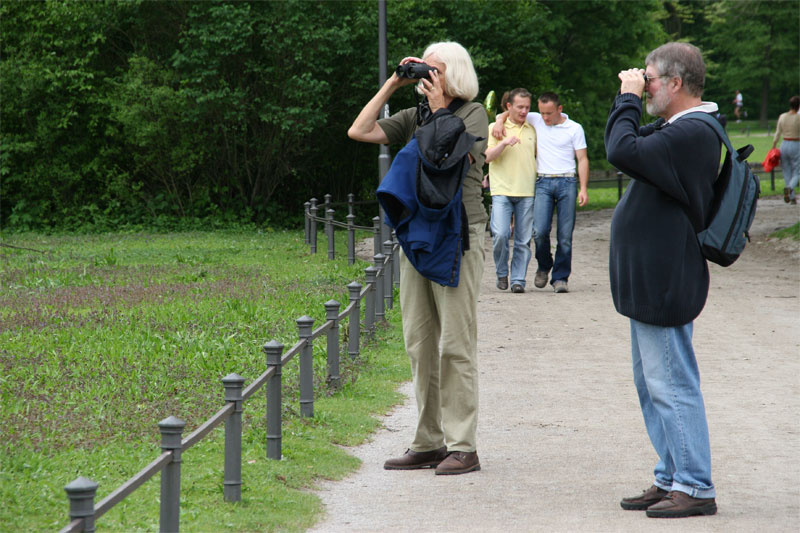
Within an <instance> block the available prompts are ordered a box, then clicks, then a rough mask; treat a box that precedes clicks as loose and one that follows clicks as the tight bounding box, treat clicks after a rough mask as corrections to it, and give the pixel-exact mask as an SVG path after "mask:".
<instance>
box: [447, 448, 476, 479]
mask: <svg viewBox="0 0 800 533" xmlns="http://www.w3.org/2000/svg"><path fill="white" fill-rule="evenodd" d="M480 469H481V462H480V461H479V460H478V452H450V453H449V454H448V455H447V459H445V460H444V461H442V462H441V463H440V464H439V466H437V467H436V475H437V476H441V475H449V474H466V473H467V472H472V471H473V470H480Z"/></svg>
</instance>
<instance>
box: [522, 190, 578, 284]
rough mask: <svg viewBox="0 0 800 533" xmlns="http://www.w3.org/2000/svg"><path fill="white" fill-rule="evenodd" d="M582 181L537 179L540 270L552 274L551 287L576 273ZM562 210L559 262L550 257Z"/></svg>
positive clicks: (536, 237) (535, 221) (535, 216)
mask: <svg viewBox="0 0 800 533" xmlns="http://www.w3.org/2000/svg"><path fill="white" fill-rule="evenodd" d="M577 198H578V178H574V177H573V178H536V202H535V203H534V205H533V241H534V242H535V243H536V261H537V263H539V266H538V269H539V270H541V271H542V272H550V269H552V270H553V274H552V275H551V276H550V284H553V283H554V282H556V281H558V280H564V281H567V279H569V274H570V272H571V271H572V230H573V228H574V227H575V211H576V203H575V202H576V200H577ZM554 208H557V209H558V222H557V226H556V238H557V239H558V245H557V246H556V259H555V263H554V262H553V255H552V254H551V253H550V229H551V228H552V227H553V209H554Z"/></svg>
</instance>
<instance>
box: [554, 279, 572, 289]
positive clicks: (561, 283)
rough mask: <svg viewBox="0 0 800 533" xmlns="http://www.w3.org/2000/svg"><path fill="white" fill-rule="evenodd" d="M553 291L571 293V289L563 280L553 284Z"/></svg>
mask: <svg viewBox="0 0 800 533" xmlns="http://www.w3.org/2000/svg"><path fill="white" fill-rule="evenodd" d="M553 291H554V292H569V288H568V287H567V282H566V281H564V280H563V279H560V280H558V281H554V282H553Z"/></svg>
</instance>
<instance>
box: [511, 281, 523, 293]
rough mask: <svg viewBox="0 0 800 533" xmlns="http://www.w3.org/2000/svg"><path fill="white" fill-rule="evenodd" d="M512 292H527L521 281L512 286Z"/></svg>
mask: <svg viewBox="0 0 800 533" xmlns="http://www.w3.org/2000/svg"><path fill="white" fill-rule="evenodd" d="M511 292H515V293H517V294H520V293H523V292H525V287H523V286H522V285H520V284H519V283H515V284H513V285H512V286H511Z"/></svg>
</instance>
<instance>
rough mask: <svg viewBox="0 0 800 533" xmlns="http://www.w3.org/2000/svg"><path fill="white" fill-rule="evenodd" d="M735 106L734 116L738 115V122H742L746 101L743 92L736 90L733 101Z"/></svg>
mask: <svg viewBox="0 0 800 533" xmlns="http://www.w3.org/2000/svg"><path fill="white" fill-rule="evenodd" d="M731 103H732V104H733V106H734V107H733V114H734V115H736V122H741V121H742V104H743V103H744V99H743V98H742V92H741V91H739V90H738V89H737V90H736V96H734V97H733V100H731Z"/></svg>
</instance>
